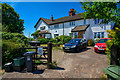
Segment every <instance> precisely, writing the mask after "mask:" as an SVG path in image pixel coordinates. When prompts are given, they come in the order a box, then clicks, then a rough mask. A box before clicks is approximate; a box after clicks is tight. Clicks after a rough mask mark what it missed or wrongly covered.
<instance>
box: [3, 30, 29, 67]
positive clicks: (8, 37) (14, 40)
mask: <svg viewBox="0 0 120 80" xmlns="http://www.w3.org/2000/svg"><path fill="white" fill-rule="evenodd" d="M1 34H2V64H3V65H4V64H5V63H8V62H11V61H13V59H14V58H16V57H20V56H21V54H22V53H24V52H26V51H27V50H21V49H19V48H21V47H22V45H24V46H28V44H29V39H28V38H26V37H25V36H24V35H23V34H20V33H7V32H2V33H1Z"/></svg>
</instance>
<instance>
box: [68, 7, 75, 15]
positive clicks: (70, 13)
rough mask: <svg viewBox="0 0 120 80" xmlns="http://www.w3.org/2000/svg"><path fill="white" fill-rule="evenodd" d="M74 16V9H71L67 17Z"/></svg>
mask: <svg viewBox="0 0 120 80" xmlns="http://www.w3.org/2000/svg"><path fill="white" fill-rule="evenodd" d="M74 15H75V11H74V9H73V8H72V9H70V11H69V16H74Z"/></svg>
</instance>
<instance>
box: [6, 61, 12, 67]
mask: <svg viewBox="0 0 120 80" xmlns="http://www.w3.org/2000/svg"><path fill="white" fill-rule="evenodd" d="M8 65H12V62H9V63H6V64H5V65H4V66H8Z"/></svg>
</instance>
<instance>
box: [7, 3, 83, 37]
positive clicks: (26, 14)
mask: <svg viewBox="0 0 120 80" xmlns="http://www.w3.org/2000/svg"><path fill="white" fill-rule="evenodd" d="M7 4H9V5H11V6H12V7H13V8H14V9H15V11H16V12H17V13H18V14H19V15H20V18H21V19H23V20H24V27H25V30H24V35H25V36H27V37H28V36H29V32H30V34H32V33H34V32H35V28H34V25H35V24H36V23H37V21H38V19H39V18H40V17H43V18H47V19H50V18H51V14H52V15H53V17H54V19H57V18H60V17H64V16H68V15H69V13H68V12H69V10H70V9H71V8H74V9H75V10H76V11H78V12H79V13H82V12H84V10H83V9H82V8H81V4H80V3H79V2H7Z"/></svg>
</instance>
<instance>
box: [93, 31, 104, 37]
mask: <svg viewBox="0 0 120 80" xmlns="http://www.w3.org/2000/svg"><path fill="white" fill-rule="evenodd" d="M94 38H104V32H94Z"/></svg>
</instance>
